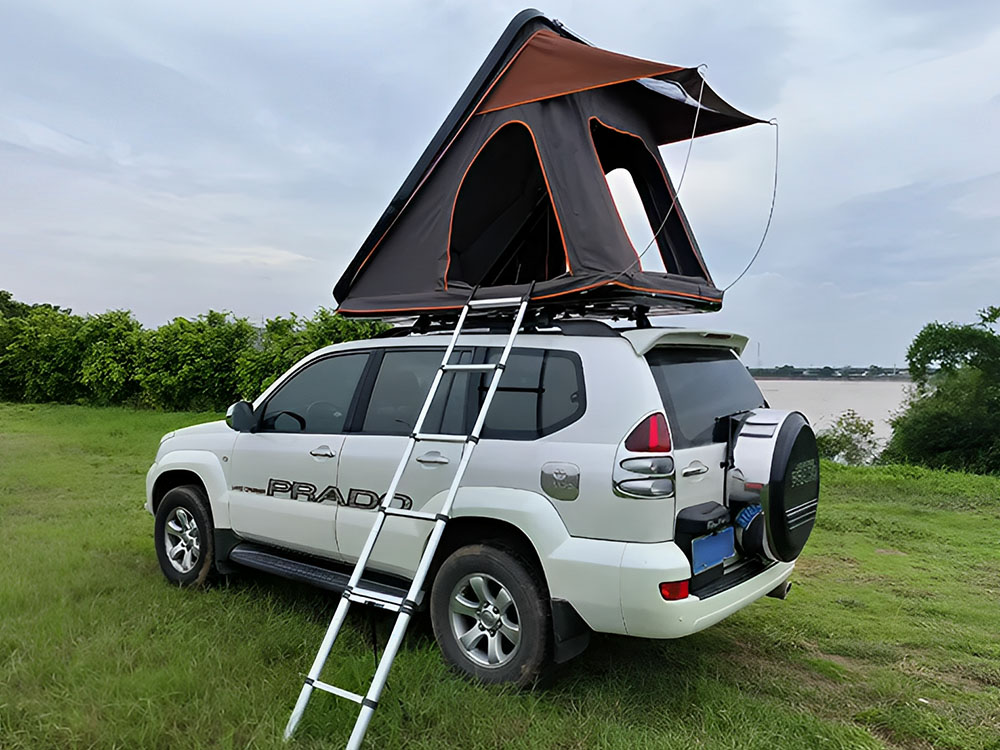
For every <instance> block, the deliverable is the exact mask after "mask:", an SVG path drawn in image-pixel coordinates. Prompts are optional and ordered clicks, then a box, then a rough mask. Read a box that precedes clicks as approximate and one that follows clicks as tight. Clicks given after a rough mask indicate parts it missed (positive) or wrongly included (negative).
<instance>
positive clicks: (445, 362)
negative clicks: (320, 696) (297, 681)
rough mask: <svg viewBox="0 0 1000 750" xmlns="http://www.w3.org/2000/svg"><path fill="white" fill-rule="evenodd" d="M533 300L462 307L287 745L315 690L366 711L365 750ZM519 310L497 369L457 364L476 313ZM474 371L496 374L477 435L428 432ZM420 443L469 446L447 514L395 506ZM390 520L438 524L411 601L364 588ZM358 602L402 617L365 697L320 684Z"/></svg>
mask: <svg viewBox="0 0 1000 750" xmlns="http://www.w3.org/2000/svg"><path fill="white" fill-rule="evenodd" d="M532 286H533V285H532ZM530 295H531V290H530V289H529V291H528V292H527V293H526V294H525V295H524V296H523V297H506V298H500V299H483V300H475V299H473V298H472V297H474V296H475V292H473V295H472V297H470V298H469V301H468V302H467V303H466V304H465V306H464V307H463V308H462V312H461V314H460V315H459V317H458V324H457V325H456V326H455V331H454V332H453V333H452V336H451V340H450V341H449V342H448V347H447V348H446V349H445V352H444V357H443V358H442V359H441V366H440V367H439V368H438V371H437V373H436V374H435V375H434V381H433V382H432V383H431V388H430V391H428V393H427V398H425V399H424V405H423V407H422V408H421V409H420V414H419V416H418V417H417V421H416V424H415V425H414V426H413V432H412V434H411V435H410V439H409V440H408V441H407V445H406V449H405V450H404V451H403V456H402V458H400V460H399V465H398V466H397V467H396V473H395V474H393V477H392V481H391V482H390V483H389V489H388V491H387V492H386V493H385V496H384V497H383V498H382V502H381V504H380V505H379V509H378V510H379V512H378V513H376V514H375V523H374V525H373V526H372V529H371V531H370V532H369V534H368V539H367V540H366V541H365V544H364V547H362V549H361V556H360V557H358V561H357V563H355V565H354V571H353V572H352V573H351V578H350V580H349V581H348V583H347V587H346V588H345V589H344V593H343V595H342V597H341V600H340V603H339V604H338V605H337V609H336V611H335V612H334V613H333V618H332V619H331V620H330V626H329V627H328V628H327V631H326V635H325V636H323V642H322V643H321V644H320V647H319V653H317V654H316V659H315V660H314V661H313V665H312V668H311V669H310V670H309V676H308V677H306V680H305V684H303V685H302V691H301V692H300V693H299V699H298V701H296V703H295V708H294V709H293V710H292V715H291V717H290V718H289V719H288V726H286V727H285V739H286V740H288V739H290V738H291V736H292V733H293V732H294V731H295V727H296V726H298V723H299V721H300V720H301V719H302V714H303V713H304V712H305V709H306V704H307V703H309V697H310V696H311V695H312V691H313V689H314V688H315V689H318V690H323V691H325V692H327V693H332V694H333V695H336V696H339V697H341V698H347V699H348V700H351V701H354V702H355V703H359V704H360V705H361V712H360V713H359V714H358V719H357V721H356V722H355V724H354V731H352V732H351V738H350V740H348V742H347V748H348V750H357V748H359V747H361V741H362V740H363V739H364V736H365V732H366V731H367V730H368V723H369V722H370V721H371V718H372V714H373V713H374V712H375V707H376V706H377V705H378V701H379V697H380V696H381V695H382V690H383V688H384V687H385V683H386V680H388V678H389V670H390V669H391V668H392V662H393V660H394V659H395V658H396V654H397V652H398V651H399V647H400V646H401V645H402V643H403V636H404V635H405V634H406V628H407V625H409V623H410V618H411V617H412V615H413V613H414V611H415V609H416V605H417V598H418V597H419V596H420V592H421V591H422V590H423V587H424V580H425V579H426V577H427V572H428V570H429V569H430V566H431V562H432V561H433V559H434V554H435V553H436V552H437V548H438V545H439V544H440V542H441V536H442V535H443V534H444V528H445V524H446V523H447V522H448V518H449V515H450V513H451V507H452V505H453V504H454V502H455V496H456V495H457V494H458V488H459V486H460V485H461V483H462V477H463V476H464V475H465V470H466V468H468V466H469V460H470V459H471V458H472V452H473V450H474V449H475V446H476V443H478V442H479V433H480V432H481V431H482V429H483V423H484V422H485V421H486V415H487V412H489V409H490V404H492V403H493V397H494V396H495V395H496V392H497V387H498V386H499V384H500V378H501V377H502V375H503V371H504V368H505V367H506V366H507V359H508V357H509V356H510V352H511V349H512V348H513V346H514V339H515V338H517V333H518V331H519V330H520V328H521V323H522V322H523V321H524V314H525V312H526V311H527V309H528V301H529V297H530ZM515 307H516V308H517V312H516V313H515V315H514V322H513V325H512V327H511V329H510V335H509V336H508V337H507V343H506V345H505V346H504V349H503V352H502V353H501V355H500V359H499V361H497V362H496V363H494V364H451V362H450V361H449V360H450V359H451V355H452V352H454V350H455V345H456V344H457V343H458V340H459V337H460V336H461V334H462V328H463V326H464V325H465V321H466V319H467V318H468V316H469V313H470V312H471V311H472V310H476V309H488V310H493V309H500V308H515ZM469 371H472V372H493V373H494V374H495V376H494V377H493V379H492V380H491V381H490V385H489V388H488V389H487V391H486V396H485V398H484V399H483V403H482V406H481V407H480V409H479V415H478V416H477V417H476V421H475V424H474V425H473V428H472V432H470V433H469V434H468V435H438V434H430V433H424V432H422V429H423V425H424V419H426V417H427V413H428V412H429V411H430V408H431V403H432V402H433V401H434V396H435V395H436V394H437V390H438V387H439V386H440V384H441V380H442V378H443V377H444V375H445V373H447V372H469ZM419 442H440V443H463V447H462V457H461V459H460V460H459V462H458V468H457V470H456V472H455V476H454V478H453V479H452V480H451V486H450V487H449V488H448V494H447V495H446V496H445V500H444V505H443V506H442V507H441V511H440V512H439V513H424V512H420V511H414V510H409V509H402V508H393V507H390V504H391V503H392V500H393V498H395V496H396V488H397V487H398V486H399V482H400V479H402V477H403V472H404V471H405V470H406V467H407V464H409V462H410V458H411V456H412V455H413V450H414V448H415V447H416V444H417V443H419ZM389 516H400V517H402V518H415V519H420V520H424V521H431V522H433V524H434V528H433V530H432V531H431V533H430V536H429V538H428V539H427V543H426V545H425V546H424V551H423V553H422V554H421V556H420V562H419V563H417V569H416V572H415V573H414V574H413V581H412V583H411V584H410V588H409V591H408V592H407V594H406V598H405V599H402V598H400V597H398V596H391V595H388V594H384V593H382V592H377V591H371V590H367V589H365V588H363V587H361V586H359V585H358V584H359V583H360V581H361V577H362V575H363V573H364V570H365V568H366V567H367V565H368V560H369V558H370V557H371V554H372V550H373V549H374V548H375V542H376V541H378V537H379V533H380V532H381V531H382V526H383V525H384V524H385V520H386V518H387V517H389ZM353 602H359V603H362V604H371V605H374V606H376V607H380V608H382V609H388V610H391V611H393V612H396V613H397V617H396V624H395V625H394V626H393V628H392V634H391V635H390V636H389V640H388V641H387V642H386V645H385V650H384V651H383V652H382V658H381V659H380V660H379V662H378V667H377V668H376V670H375V676H374V677H373V678H372V682H371V685H370V686H369V687H368V692H367V693H366V694H365V695H358V694H357V693H353V692H351V691H349V690H344V689H343V688H339V687H336V686H334V685H330V684H327V683H325V682H322V681H321V680H320V679H319V677H320V673H321V672H322V671H323V666H324V665H325V664H326V660H327V658H328V657H329V655H330V649H332V648H333V644H334V641H336V639H337V634H338V633H339V632H340V628H341V626H342V625H343V624H344V620H345V619H346V618H347V610H348V609H350V606H351V604H352V603H353Z"/></svg>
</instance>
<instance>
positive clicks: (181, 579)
mask: <svg viewBox="0 0 1000 750" xmlns="http://www.w3.org/2000/svg"><path fill="white" fill-rule="evenodd" d="M155 529H156V530H155V532H154V534H155V537H154V538H155V545H156V557H157V559H158V560H159V562H160V569H161V570H162V571H163V575H164V576H166V578H167V580H168V581H170V582H171V583H175V584H177V585H178V586H199V585H201V584H203V583H205V581H207V580H208V577H209V576H210V575H211V573H212V572H213V570H214V562H215V561H214V554H215V545H214V539H213V533H214V526H213V524H212V514H211V512H210V511H209V507H208V501H207V500H206V499H205V495H204V493H203V492H202V491H201V488H200V487H196V486H195V485H183V486H181V487H174V488H173V489H172V490H170V491H169V492H167V494H166V495H164V496H163V500H161V501H160V506H159V507H158V508H157V509H156V526H155Z"/></svg>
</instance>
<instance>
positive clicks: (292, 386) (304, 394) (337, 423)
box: [259, 352, 368, 434]
mask: <svg viewBox="0 0 1000 750" xmlns="http://www.w3.org/2000/svg"><path fill="white" fill-rule="evenodd" d="M367 361H368V354H367V353H364V352H359V353H356V354H341V355H338V356H335V357H326V358H325V359H320V360H317V361H316V362H313V363H312V364H309V365H307V366H306V367H304V368H303V369H302V370H300V371H299V372H297V373H295V374H294V375H292V376H291V378H289V379H288V381H287V382H285V383H284V384H283V385H282V386H281V388H279V389H278V391H277V392H276V393H275V394H274V395H273V396H271V398H269V399H268V400H267V403H266V404H264V413H263V415H262V416H261V422H260V428H259V429H260V430H261V431H264V432H304V433H312V434H332V433H338V432H343V431H344V423H345V421H346V420H347V411H348V409H350V406H351V401H352V400H353V399H354V391H355V390H356V389H357V387H358V382H359V381H360V380H361V373H362V372H364V369H365V364H366V362H367Z"/></svg>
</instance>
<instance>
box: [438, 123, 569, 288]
mask: <svg viewBox="0 0 1000 750" xmlns="http://www.w3.org/2000/svg"><path fill="white" fill-rule="evenodd" d="M569 270H570V269H569V268H568V267H567V263H566V251H565V247H564V245H563V240H562V234H561V232H560V231H559V222H558V220H557V218H556V213H555V208H554V207H553V204H552V196H551V195H550V194H549V190H548V186H547V185H546V182H545V176H544V174H543V172H542V165H541V163H540V162H539V159H538V152H537V151H536V149H535V143H534V140H533V138H532V136H531V132H530V131H529V130H528V128H527V127H526V126H524V125H523V124H521V123H519V122H511V123H508V124H506V125H503V126H502V127H500V128H499V129H498V130H496V131H495V132H494V133H493V135H492V136H490V138H489V139H488V140H487V141H486V143H485V144H484V145H483V147H482V148H481V149H480V151H479V153H478V154H477V155H476V157H475V158H474V159H473V161H472V164H470V166H469V169H468V171H467V172H466V174H465V178H464V179H463V180H462V182H461V184H460V185H459V188H458V195H457V196H456V198H455V207H454V212H453V214H452V222H451V236H450V239H449V246H448V270H447V275H446V280H447V283H448V284H453V283H456V282H458V283H464V284H468V285H469V286H473V287H474V286H477V285H479V286H484V287H487V286H504V285H508V284H511V285H513V284H525V283H528V282H531V281H548V280H549V279H554V278H556V277H558V276H561V275H563V274H565V273H567V272H568V271H569Z"/></svg>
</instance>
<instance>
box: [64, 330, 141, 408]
mask: <svg viewBox="0 0 1000 750" xmlns="http://www.w3.org/2000/svg"><path fill="white" fill-rule="evenodd" d="M79 339H80V344H81V346H82V347H83V348H84V351H85V352H86V354H85V356H84V358H83V364H82V368H81V371H80V382H81V383H82V384H83V385H84V386H86V388H87V392H88V397H89V398H88V400H89V401H90V402H91V403H94V404H98V405H100V406H109V405H112V404H127V403H134V402H135V400H136V397H137V396H138V394H139V373H138V369H139V355H140V351H141V345H142V326H141V325H140V324H139V321H137V320H136V319H135V318H133V317H132V313H130V312H128V311H126V310H109V311H108V312H105V313H101V314H100V315H90V316H88V317H87V319H86V320H85V321H84V323H83V326H82V327H81V329H80V333H79Z"/></svg>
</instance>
